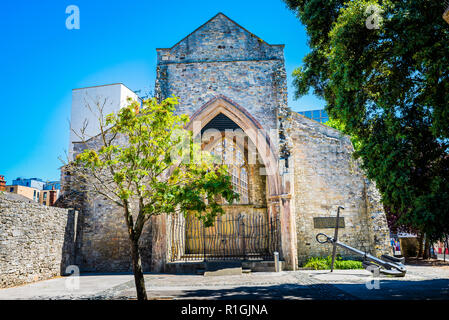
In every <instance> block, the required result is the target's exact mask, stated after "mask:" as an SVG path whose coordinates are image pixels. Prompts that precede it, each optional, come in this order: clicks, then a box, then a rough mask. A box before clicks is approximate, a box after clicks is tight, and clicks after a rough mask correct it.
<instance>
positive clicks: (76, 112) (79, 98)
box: [69, 83, 140, 160]
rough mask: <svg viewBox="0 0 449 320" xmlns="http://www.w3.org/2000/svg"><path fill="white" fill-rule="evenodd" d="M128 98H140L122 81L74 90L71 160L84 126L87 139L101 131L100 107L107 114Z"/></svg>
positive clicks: (116, 109) (126, 102)
mask: <svg viewBox="0 0 449 320" xmlns="http://www.w3.org/2000/svg"><path fill="white" fill-rule="evenodd" d="M128 98H131V99H133V100H140V99H139V97H138V96H137V94H135V93H134V92H133V91H132V90H131V89H129V88H128V87H126V86H125V85H123V84H122V83H114V84H109V85H102V86H94V87H86V88H78V89H73V90H72V112H71V121H70V142H69V160H73V142H75V141H80V140H82V139H81V137H80V135H81V131H82V129H83V128H85V130H84V135H85V139H89V138H90V137H93V136H96V135H97V134H99V133H100V126H99V120H98V119H99V116H100V112H99V110H100V109H99V107H100V108H102V113H103V115H104V116H106V115H107V114H110V113H112V112H117V111H118V110H120V109H121V108H123V107H124V106H126V105H127V104H128Z"/></svg>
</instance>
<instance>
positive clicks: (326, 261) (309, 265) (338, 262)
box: [303, 255, 363, 270]
mask: <svg viewBox="0 0 449 320" xmlns="http://www.w3.org/2000/svg"><path fill="white" fill-rule="evenodd" d="M331 263H332V256H327V257H312V258H310V259H309V260H307V262H306V263H305V264H304V265H303V268H305V269H312V270H327V269H330V268H331ZM334 269H363V265H362V262H361V261H356V260H343V258H342V257H341V256H339V255H337V256H336V257H335V264H334Z"/></svg>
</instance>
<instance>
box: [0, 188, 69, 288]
mask: <svg viewBox="0 0 449 320" xmlns="http://www.w3.org/2000/svg"><path fill="white" fill-rule="evenodd" d="M73 222H74V211H73V210H68V209H62V208H55V207H48V206H43V205H40V204H37V203H29V202H24V201H21V200H11V199H7V198H6V197H5V195H0V288H5V287H10V286H16V285H21V284H25V283H29V282H33V281H38V280H45V279H49V278H52V277H55V276H58V275H61V272H64V271H65V267H66V266H67V265H70V264H72V260H71V257H72V254H73V252H72V250H73V227H74V224H73Z"/></svg>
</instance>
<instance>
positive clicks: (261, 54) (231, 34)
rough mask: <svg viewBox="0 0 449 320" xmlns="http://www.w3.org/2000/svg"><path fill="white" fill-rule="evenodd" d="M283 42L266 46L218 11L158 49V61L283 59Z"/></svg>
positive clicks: (165, 62) (161, 62)
mask: <svg viewBox="0 0 449 320" xmlns="http://www.w3.org/2000/svg"><path fill="white" fill-rule="evenodd" d="M283 47H284V46H283V45H269V44H268V43H266V42H265V41H263V40H262V39H260V38H259V37H257V36H256V35H254V34H252V33H250V32H248V31H247V30H245V29H244V28H242V27H241V26H239V25H237V24H236V23H235V22H233V21H231V20H230V19H229V18H227V17H225V16H224V15H222V14H218V15H216V16H215V17H214V18H212V19H211V20H209V21H208V22H207V23H205V24H204V25H202V26H200V27H199V28H198V29H197V30H195V31H194V32H193V33H191V34H190V35H188V36H187V37H186V38H184V39H182V40H181V41H180V42H179V43H177V44H176V45H175V46H173V47H172V48H170V49H158V50H157V53H158V63H160V64H170V63H190V62H198V61H202V62H205V61H234V60H271V59H283Z"/></svg>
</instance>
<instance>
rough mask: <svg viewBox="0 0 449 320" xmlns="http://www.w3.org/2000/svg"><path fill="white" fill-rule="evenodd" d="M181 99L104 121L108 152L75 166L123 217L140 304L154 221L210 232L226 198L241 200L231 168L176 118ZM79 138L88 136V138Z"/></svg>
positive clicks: (83, 156) (91, 154)
mask: <svg viewBox="0 0 449 320" xmlns="http://www.w3.org/2000/svg"><path fill="white" fill-rule="evenodd" d="M177 103H178V100H177V98H176V97H172V98H168V99H165V100H164V101H162V102H161V103H158V102H157V101H156V99H154V98H152V99H148V100H143V102H142V104H140V103H139V102H137V101H131V102H130V104H129V105H128V106H127V107H124V108H122V109H120V111H119V112H117V113H115V114H114V113H113V114H109V115H107V116H105V117H104V116H103V115H102V112H101V111H102V110H101V108H100V104H97V106H98V107H99V109H100V112H99V114H100V116H99V117H98V121H99V128H100V134H99V136H97V137H96V139H97V140H99V141H100V146H99V147H98V145H97V147H96V148H93V147H91V148H88V147H87V146H88V142H87V141H86V140H85V139H83V140H84V144H85V146H86V149H84V151H83V152H81V153H79V154H78V155H77V156H76V158H75V161H74V162H73V163H71V164H70V165H71V167H72V171H77V173H78V174H77V176H78V179H80V180H82V181H84V183H88V184H89V185H91V186H92V188H91V189H92V190H94V191H95V192H96V193H98V194H99V195H101V196H103V197H104V198H106V199H108V200H110V201H112V202H113V203H114V204H116V205H117V206H119V207H120V208H121V209H122V210H123V215H124V217H125V220H126V227H127V230H128V235H129V240H130V247H131V258H132V265H133V273H134V279H135V284H136V290H137V297H138V299H139V300H143V299H147V294H146V290H145V283H144V277H143V271H142V264H141V257H140V252H139V243H138V241H139V238H140V235H141V234H142V230H143V228H144V225H145V223H146V222H147V221H148V220H149V219H150V217H151V216H155V215H161V214H195V215H196V217H197V218H198V219H200V220H201V221H203V223H204V225H205V226H211V225H212V224H213V222H214V220H215V217H216V216H217V215H219V214H222V213H223V209H222V207H221V205H220V203H221V200H220V199H221V198H223V199H225V200H226V201H228V202H229V203H232V202H233V201H234V200H236V199H238V194H236V193H235V192H234V190H233V187H232V182H231V177H230V176H229V175H228V173H227V168H226V166H225V165H218V164H216V161H215V159H214V158H213V157H212V155H211V154H209V153H207V152H206V151H203V150H201V146H200V145H199V144H198V143H195V142H194V139H192V132H191V131H187V130H185V129H184V128H185V126H186V124H187V123H188V121H189V118H188V116H186V115H175V108H176V105H177ZM79 136H83V135H82V134H80V135H79Z"/></svg>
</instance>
